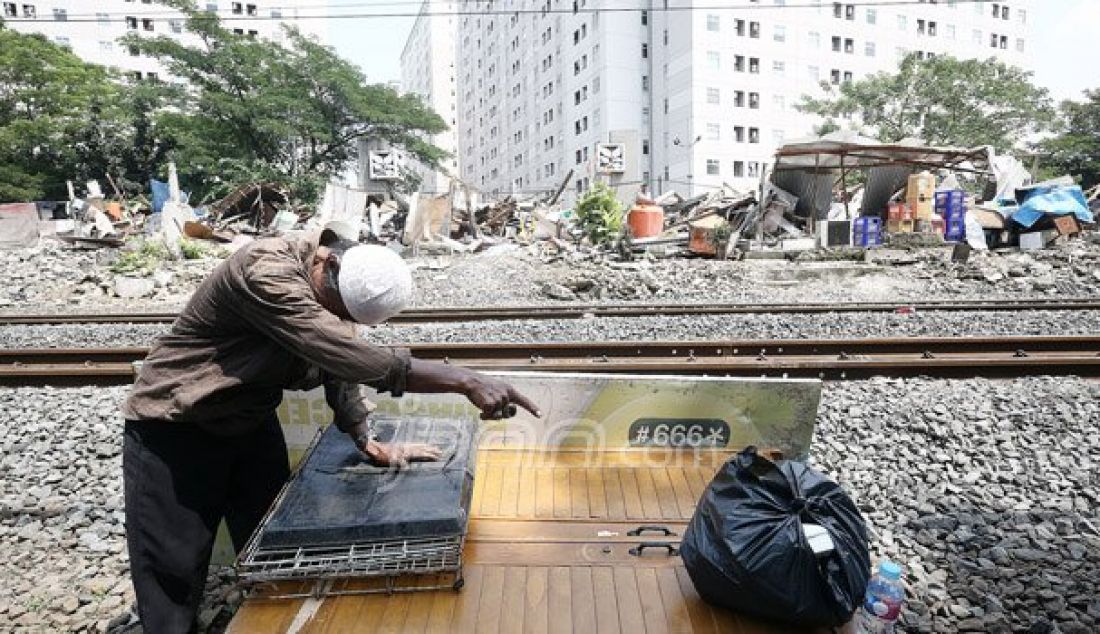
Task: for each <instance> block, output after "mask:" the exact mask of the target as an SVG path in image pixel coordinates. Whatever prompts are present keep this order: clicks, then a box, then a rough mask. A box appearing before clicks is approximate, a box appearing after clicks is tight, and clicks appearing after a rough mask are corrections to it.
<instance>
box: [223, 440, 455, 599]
mask: <svg viewBox="0 0 1100 634" xmlns="http://www.w3.org/2000/svg"><path fill="white" fill-rule="evenodd" d="M380 422H381V424H379V422H376V429H378V428H381V429H382V433H381V434H380V435H381V436H382V437H383V438H387V439H392V440H398V441H401V440H405V439H409V438H416V437H423V435H424V434H425V430H428V432H429V433H430V434H431V435H433V436H436V437H439V436H440V435H441V434H440V430H441V429H442V430H443V433H442V436H445V437H449V439H450V441H451V447H450V449H448V450H445V451H450V452H451V453H450V455H449V456H446V457H445V458H444V461H443V463H435V464H436V465H437V467H436V468H428V469H416V468H414V469H411V470H410V471H409V472H408V474H409V475H408V477H410V478H416V477H420V478H432V479H435V480H440V481H441V482H440V486H439V487H438V488H436V487H428V489H429V495H435V494H436V491H446V493H444V494H442V495H443V497H442V499H443V500H444V501H445V502H447V503H449V504H451V505H453V507H454V509H453V510H454V513H453V516H448V515H447V513H443V514H442V517H443V518H444V519H442V520H441V519H440V517H441V516H440V515H438V512H437V514H436V515H433V514H431V513H428V514H425V516H424V517H413V518H409V517H405V516H401V517H398V518H394V522H397V523H398V524H400V526H401V530H402V534H399V535H392V534H391V533H393V532H394V529H392V528H391V527H389V526H385V525H386V523H387V521H388V520H389V519H390V518H389V517H385V516H384V517H382V518H378V517H374V516H372V515H371V512H372V511H374V510H376V507H377V508H381V507H384V506H385V504H384V503H379V500H378V499H377V498H373V497H372V496H370V495H368V496H364V498H363V499H368V500H371V501H370V502H368V503H364V504H362V505H360V506H359V507H356V506H355V504H354V502H355V501H356V500H357V498H356V493H358V492H359V491H358V490H351V491H347V490H345V489H343V488H342V487H350V488H352V489H354V487H355V486H359V487H363V486H366V485H365V484H364V483H365V482H367V481H368V480H366V479H367V478H372V477H373V478H376V480H375V481H376V482H384V481H385V479H384V477H383V475H381V474H383V473H385V472H384V470H377V469H375V468H372V467H369V466H367V465H365V464H355V463H354V461H355V460H358V458H357V457H356V456H355V453H354V451H356V450H354V447H353V446H352V445H351V443H350V441H349V440H348V439H347V437H346V436H344V435H343V434H342V433H340V432H338V430H336V429H335V428H329V429H327V430H324V431H322V432H320V433H318V434H317V436H316V437H315V438H314V440H313V442H312V443H311V444H310V447H309V449H308V450H307V451H306V454H305V455H304V456H303V458H302V461H301V463H300V464H299V467H298V469H297V470H296V471H295V473H294V475H293V477H292V478H291V479H290V480H289V481H288V482H287V483H286V485H285V486H284V487H283V489H282V491H280V493H279V496H278V497H277V498H276V500H275V502H274V504H272V507H271V509H270V510H269V511H268V513H267V515H266V516H265V517H264V519H263V521H262V522H261V523H260V526H259V528H257V530H256V532H255V533H254V534H253V535H252V537H251V539H249V542H248V544H247V545H246V546H245V549H244V550H243V552H242V553H241V554H240V556H239V557H238V560H237V570H238V573H239V574H240V577H241V579H242V581H244V582H245V583H246V584H249V585H251V586H254V587H255V586H260V585H263V584H273V583H274V582H294V581H299V582H302V581H306V582H308V581H313V582H314V583H313V584H311V585H312V587H310V586H309V585H305V584H298V586H297V587H298V588H299V589H298V590H294V591H290V592H288V591H287V589H288V588H289V587H290V586H291V585H293V584H289V585H288V584H282V585H281V586H280V585H275V586H273V587H272V592H264V593H263V596H264V597H265V598H292V597H307V596H334V595H343V594H367V593H379V592H386V593H392V592H408V591H416V590H438V589H443V588H453V589H455V590H457V589H459V588H461V587H462V583H463V581H462V547H463V544H464V543H465V537H466V519H467V517H468V512H467V511H468V509H469V499H470V498H469V493H470V489H471V488H472V468H473V455H472V438H473V437H472V434H468V433H466V432H467V431H469V428H468V425H467V423H465V422H459V424H458V425H456V421H449V420H448V421H442V422H441V421H432V420H430V419H428V420H425V419H411V420H398V419H384V420H383V421H380ZM456 431H457V432H458V433H457V442H456V433H455V432H456ZM347 447H352V449H351V450H348V449H346V448H347ZM348 452H350V453H348ZM424 466H427V464H425V465H424ZM392 475H393V474H392V472H389V473H388V476H389V477H392ZM349 478H350V480H349ZM359 478H364V479H363V480H359ZM435 480H433V481H432V482H433V483H434V482H435ZM319 487H320V488H322V489H323V488H325V487H329V488H330V489H331V492H332V495H333V496H337V495H341V494H345V495H346V499H350V500H352V504H349V505H348V506H349V509H348V513H349V516H350V517H351V518H353V519H354V520H358V519H359V518H363V521H364V523H365V524H371V525H373V526H376V527H377V526H383V527H384V528H382V529H380V532H379V534H378V535H377V536H371V537H370V538H367V539H363V538H361V536H360V537H359V538H347V536H350V535H357V534H358V531H359V530H360V527H357V526H353V527H352V528H349V521H348V517H339V518H337V519H338V520H339V521H337V522H336V523H335V524H334V526H335V528H334V529H331V530H334V531H335V532H334V533H332V534H326V535H327V536H328V537H329V538H326V539H320V540H319V539H316V538H315V537H314V533H312V532H310V531H316V530H320V531H325V530H330V529H329V528H328V526H327V525H326V524H325V518H323V517H322V518H318V520H317V525H316V526H312V525H310V526H306V527H304V528H303V525H302V522H301V516H300V515H298V516H295V514H294V513H293V512H291V511H290V509H294V508H295V505H302V504H305V505H306V507H307V508H306V510H307V511H308V510H309V509H308V505H309V503H310V501H312V500H313V499H315V498H316V497H317V496H315V495H313V494H314V493H316V492H317V490H318V488H319ZM424 490H425V486H424V484H423V480H422V481H421V483H420V484H416V485H410V486H407V487H405V488H404V489H403V488H402V483H401V482H400V481H398V482H397V484H396V485H395V484H393V482H392V480H391V481H388V482H386V484H385V487H384V488H383V487H379V488H378V489H372V491H375V492H377V491H384V493H381V494H380V495H390V496H399V497H400V496H404V495H416V494H418V493H423V491H424ZM346 499H345V501H346ZM439 499H440V498H433V499H432V501H435V502H437V503H438V501H439ZM299 512H300V509H299ZM448 517H449V519H448ZM288 518H290V519H289V520H288ZM312 519H313V518H312V517H311V518H310V520H311V521H312ZM295 522H297V523H295ZM372 523H373V524H372ZM354 524H355V522H354V521H352V522H350V525H354ZM440 526H443V527H445V528H444V529H443V530H440ZM303 530H304V531H305V532H296V531H303ZM425 531H426V532H427V533H428V534H424V532H425ZM332 535H335V536H336V537H332ZM383 535H385V536H383ZM365 578H366V579H370V578H373V579H375V580H376V582H375V583H371V584H353V583H345V582H343V581H344V580H354V579H365ZM379 579H381V580H382V583H381V584H379V583H377V580H379Z"/></svg>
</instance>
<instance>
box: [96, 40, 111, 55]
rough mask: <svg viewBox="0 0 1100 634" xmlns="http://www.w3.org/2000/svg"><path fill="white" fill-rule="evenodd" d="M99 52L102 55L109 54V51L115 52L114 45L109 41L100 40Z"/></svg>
mask: <svg viewBox="0 0 1100 634" xmlns="http://www.w3.org/2000/svg"><path fill="white" fill-rule="evenodd" d="M99 50H101V51H103V52H104V53H110V52H111V51H113V50H115V45H114V43H113V42H111V41H110V40H100V41H99Z"/></svg>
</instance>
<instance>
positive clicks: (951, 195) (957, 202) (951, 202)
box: [936, 189, 966, 209]
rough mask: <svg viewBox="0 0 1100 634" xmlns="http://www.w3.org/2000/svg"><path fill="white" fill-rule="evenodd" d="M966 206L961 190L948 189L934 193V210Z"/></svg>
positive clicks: (964, 196)
mask: <svg viewBox="0 0 1100 634" xmlns="http://www.w3.org/2000/svg"><path fill="white" fill-rule="evenodd" d="M965 204H966V192H964V191H963V190H961V189H948V190H944V191H940V192H936V209H940V208H947V207H961V206H963V205H965Z"/></svg>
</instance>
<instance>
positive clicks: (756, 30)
mask: <svg viewBox="0 0 1100 634" xmlns="http://www.w3.org/2000/svg"><path fill="white" fill-rule="evenodd" d="M749 37H752V38H759V37H760V23H759V22H749Z"/></svg>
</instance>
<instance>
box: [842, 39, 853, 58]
mask: <svg viewBox="0 0 1100 634" xmlns="http://www.w3.org/2000/svg"><path fill="white" fill-rule="evenodd" d="M844 52H845V53H847V54H849V55H851V54H852V53H855V52H856V42H855V40H853V39H852V38H845V39H844Z"/></svg>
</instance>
